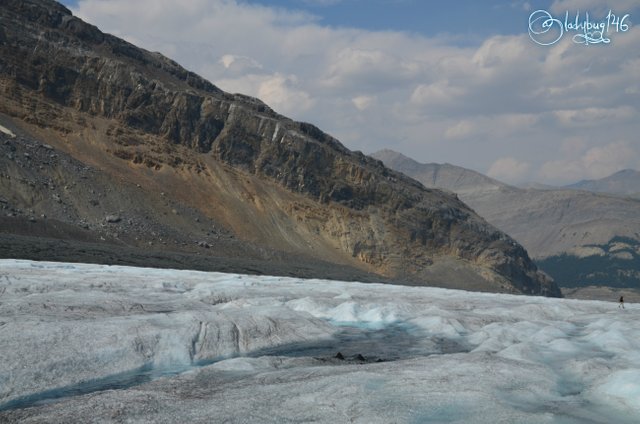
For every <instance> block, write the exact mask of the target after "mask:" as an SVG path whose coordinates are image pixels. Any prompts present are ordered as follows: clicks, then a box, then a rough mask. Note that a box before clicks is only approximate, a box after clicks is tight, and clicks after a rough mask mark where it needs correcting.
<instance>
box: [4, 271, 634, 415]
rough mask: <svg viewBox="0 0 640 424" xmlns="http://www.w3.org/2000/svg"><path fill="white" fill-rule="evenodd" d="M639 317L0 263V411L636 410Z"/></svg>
mask: <svg viewBox="0 0 640 424" xmlns="http://www.w3.org/2000/svg"><path fill="white" fill-rule="evenodd" d="M612 300H613V301H615V300H616V299H612ZM639 318H640V307H639V306H638V305H635V304H628V305H626V308H625V309H621V308H619V307H618V304H617V303H616V302H601V301H580V300H571V299H550V298H543V297H532V296H515V295H505V294H489V293H474V292H465V291H458V290H448V289H440V288H430V287H408V286H398V285H385V284H369V283H367V284H365V283H351V282H349V283H348V282H338V281H329V280H319V279H316V280H303V279H298V278H286V277H271V276H248V275H237V274H223V273H206V272H196V271H176V270H160V269H150V268H133V267H123V266H104V265H90V264H71V263H52V262H33V261H24V260H8V259H7V260H0V422H24V423H30V422H31V423H36V422H88V421H91V422H132V423H145V422H154V423H172V422H187V421H189V422H196V423H209V422H229V423H245V422H246V423H253V422H260V423H297V422H319V423H324V422H326V423H343V422H344V423H425V422H438V423H496V422H504V423H514V422H517V423H611V422H616V423H637V422H640V319H639ZM338 353H340V355H338Z"/></svg>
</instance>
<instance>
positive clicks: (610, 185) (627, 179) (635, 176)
mask: <svg viewBox="0 0 640 424" xmlns="http://www.w3.org/2000/svg"><path fill="white" fill-rule="evenodd" d="M566 188H572V189H576V190H588V191H595V192H598V193H610V194H621V195H634V197H637V196H638V195H639V194H640V171H636V170H634V169H623V170H622V171H618V172H616V173H615V174H612V175H609V176H608V177H605V178H601V179H599V180H582V181H579V182H577V183H575V184H571V185H568V186H566Z"/></svg>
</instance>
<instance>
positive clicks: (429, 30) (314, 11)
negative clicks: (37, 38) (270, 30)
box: [62, 0, 551, 43]
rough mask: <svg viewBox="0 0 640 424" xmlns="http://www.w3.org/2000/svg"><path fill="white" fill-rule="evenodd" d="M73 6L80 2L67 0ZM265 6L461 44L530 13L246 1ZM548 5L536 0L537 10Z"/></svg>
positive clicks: (516, 25)
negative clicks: (445, 38)
mask: <svg viewBox="0 0 640 424" xmlns="http://www.w3.org/2000/svg"><path fill="white" fill-rule="evenodd" d="M62 3H63V4H65V5H67V6H69V7H75V6H77V4H78V1H77V0H63V1H62ZM241 3H247V4H260V5H263V6H267V7H273V8H282V9H285V10H298V11H303V12H306V13H308V14H310V15H313V16H314V17H316V19H317V20H318V23H320V24H322V25H329V26H333V27H349V28H352V27H356V28H362V29H367V30H376V31H385V30H393V31H408V32H414V33H418V34H422V35H426V36H433V35H438V34H451V35H454V36H456V37H459V40H460V42H469V43H473V42H479V40H480V39H481V38H482V37H486V36H489V35H495V34H503V35H504V34H517V33H521V32H522V26H523V24H526V21H527V18H528V16H529V13H528V12H527V11H526V10H525V9H524V7H523V5H524V4H526V3H527V2H526V1H504V0H498V1H496V0H483V1H478V0H457V1H455V2H450V1H425V0H268V1H266V0H255V1H242V2H241ZM550 4H551V2H550V1H548V0H546V1H537V2H536V4H535V5H536V8H538V7H543V8H544V7H548V6H549V5H550Z"/></svg>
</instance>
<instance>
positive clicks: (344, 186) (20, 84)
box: [0, 0, 559, 295]
mask: <svg viewBox="0 0 640 424" xmlns="http://www.w3.org/2000/svg"><path fill="white" fill-rule="evenodd" d="M0 11H1V12H2V15H3V16H2V18H3V20H6V21H7V22H9V23H10V24H11V25H7V26H6V28H5V29H4V31H3V33H2V35H0V51H1V52H2V55H3V57H6V58H7V61H6V63H5V64H4V65H3V67H2V68H1V69H0V93H2V95H3V98H4V100H5V101H4V102H3V103H2V104H1V106H0V112H2V113H4V114H5V115H6V116H8V117H10V120H11V121H12V122H13V123H15V124H16V125H19V126H21V127H22V128H23V130H24V131H25V133H26V134H29V135H30V136H32V137H34V138H35V139H38V140H47V144H48V145H51V146H52V148H53V149H54V150H56V151H58V150H59V151H60V152H61V153H60V154H62V153H64V154H65V155H68V156H70V157H72V158H74V159H75V160H78V161H80V162H81V163H85V164H87V165H89V166H90V167H93V168H95V169H96V170H98V171H99V172H100V178H104V179H105V181H106V180H109V179H111V180H112V181H123V182H124V183H127V184H129V185H131V184H133V182H135V185H134V187H138V188H141V189H142V190H143V192H142V193H140V194H139V195H136V194H128V196H129V197H128V200H127V201H134V200H135V199H136V196H140V197H144V196H146V198H147V199H148V200H147V201H148V202H150V203H154V204H157V205H158V209H159V210H167V209H168V210H169V212H168V213H166V215H167V216H168V217H169V218H167V217H164V216H162V215H159V214H158V213H157V212H154V211H153V210H151V209H149V208H146V209H145V206H144V205H142V204H140V203H135V202H134V204H136V205H137V206H136V208H138V209H137V210H136V211H125V213H123V214H124V215H127V214H128V215H131V216H130V217H127V219H119V220H115V219H114V220H112V221H109V220H108V219H107V222H108V224H109V225H108V226H107V228H109V229H110V230H111V229H115V230H117V231H119V234H115V235H116V236H118V237H116V238H117V239H124V238H127V237H128V238H127V240H126V242H127V243H137V244H138V245H140V244H143V243H144V242H146V241H147V239H149V235H148V234H146V233H145V232H142V231H140V230H139V229H138V227H137V226H136V222H139V221H142V220H144V219H146V220H147V221H150V222H151V221H153V225H156V226H158V227H159V228H161V230H158V231H160V232H162V231H166V232H170V231H169V230H170V229H171V225H178V224H179V225H180V226H182V228H183V233H184V234H174V235H173V236H172V237H175V238H179V237H181V236H185V237H186V236H189V237H196V236H197V235H196V233H198V234H200V233H201V229H200V227H201V225H200V224H201V223H202V222H204V221H209V220H210V221H211V222H212V223H214V224H215V225H218V227H220V228H222V229H223V230H224V231H228V232H229V233H230V234H232V235H236V236H238V237H239V238H240V239H242V240H244V241H245V242H247V243H253V244H256V245H259V246H264V247H268V248H269V249H277V250H280V251H283V252H286V251H290V252H301V253H304V254H305V255H307V256H309V257H314V258H317V259H321V260H325V261H329V262H336V263H341V264H346V265H350V266H353V267H356V268H359V269H362V270H366V271H368V272H375V273H378V274H381V275H384V276H387V277H390V278H395V279H401V280H403V279H404V280H407V281H411V282H413V283H419V284H424V281H427V282H428V283H429V284H445V285H446V284H454V285H461V286H463V287H473V288H477V289H484V290H491V291H515V292H525V293H542V294H550V295H559V291H558V290H557V287H555V286H554V285H553V283H551V282H550V281H549V280H547V279H546V277H545V276H544V275H542V274H541V273H539V272H538V271H537V270H536V268H535V265H533V263H532V262H531V261H530V259H529V257H528V255H527V253H526V251H525V250H524V249H523V248H522V247H521V246H519V245H518V244H517V243H515V242H514V241H513V240H512V239H510V238H509V237H508V236H506V235H505V234H503V233H501V232H499V231H497V230H496V229H495V228H493V227H491V226H490V225H489V224H487V223H486V222H485V221H484V220H482V219H481V218H480V217H478V216H477V215H476V214H475V213H474V212H473V211H472V210H471V209H469V208H468V207H467V206H466V205H465V204H464V203H462V202H461V201H460V200H458V199H457V198H456V197H455V196H451V195H449V194H446V193H444V192H442V191H439V190H431V189H426V188H425V187H424V186H422V185H421V184H420V183H418V182H417V181H415V180H413V179H411V178H408V177H406V176H404V175H403V174H400V173H397V172H395V171H392V170H390V169H388V168H385V167H384V166H383V165H382V163H381V162H379V161H377V160H374V159H371V158H368V157H366V156H365V155H363V154H362V153H360V152H351V151H349V150H348V149H347V148H345V147H344V146H343V145H342V144H340V142H339V141H338V140H336V139H334V138H333V137H331V136H329V135H327V134H325V133H324V132H322V131H321V130H320V129H318V128H317V127H315V126H313V125H311V124H308V123H301V122H295V121H292V120H290V119H288V118H286V117H283V116H281V115H278V114H277V113H275V112H274V111H273V110H271V109H270V108H269V107H268V106H266V105H265V104H264V103H262V102H261V101H259V100H257V99H253V98H250V97H247V96H243V95H232V94H228V93H225V92H223V91H221V90H219V89H218V88H217V87H215V86H214V85H213V84H211V83H209V82H207V81H206V80H204V79H202V78H200V77H199V76H197V75H196V74H194V73H192V72H189V71H187V70H185V69H183V68H182V67H180V66H179V65H178V64H176V63H175V62H173V61H171V60H170V59H167V58H164V57H163V56H161V55H160V54H158V53H151V52H148V51H145V50H142V49H138V48H137V47H135V46H133V45H131V44H130V43H127V42H125V41H123V40H120V39H118V38H116V37H113V36H110V35H107V34H103V33H102V32H100V31H99V30H98V29H97V28H96V27H94V26H92V25H90V24H86V23H84V22H82V21H81V20H80V19H78V18H76V17H73V16H72V15H71V14H70V12H69V10H68V9H66V8H64V7H63V6H61V5H59V4H57V3H55V2H52V1H49V0H25V1H16V0H9V1H7V2H5V3H4V5H3V6H2V8H1V9H0ZM18 40H19V41H18ZM21 140H24V139H21ZM7 142H8V144H5V145H7V146H9V145H11V146H13V148H18V147H17V146H16V145H15V144H16V143H15V141H13V142H12V141H7ZM7 142H5V143H7ZM37 148H38V149H39V148H40V147H37ZM25 153H26V154H27V155H31V153H29V152H25ZM18 162H19V163H18ZM25 163H29V162H28V160H27V161H24V160H20V161H16V160H15V158H14V159H13V163H12V165H11V169H14V170H15V171H14V172H15V174H19V173H20V172H26V171H24V166H25V165H24V164H25ZM16 165H18V166H17V167H16ZM20 166H22V168H20ZM41 166H44V165H41ZM44 171H47V168H46V167H45V168H44ZM44 171H43V172H44ZM47 172H48V171H47ZM36 173H37V172H36ZM64 177H65V178H66V179H69V180H73V178H74V177H73V176H72V175H68V174H65V176H64ZM23 178H24V177H23ZM34 178H35V177H34ZM50 178H53V177H50ZM56 178H59V177H57V176H56ZM96 178H98V177H96ZM58 182H59V183H61V182H62V181H58ZM73 183H74V184H77V183H76V182H75V181H74V182H73ZM105 184H106V183H105ZM69 185H71V184H70V183H69V182H68V181H67V185H66V186H69ZM54 186H55V184H54ZM5 190H8V189H7V188H6V187H5ZM24 191H26V192H28V194H29V196H32V197H33V196H42V194H41V193H40V192H38V191H37V190H35V189H34V188H33V187H31V188H28V187H25V188H24ZM34 191H36V192H34ZM105 191H106V192H108V195H106V194H105V196H104V197H106V198H108V199H109V200H100V201H98V200H95V199H93V200H94V202H93V203H92V205H93V206H94V207H95V208H96V209H97V210H99V211H100V213H101V214H104V213H107V212H108V210H107V209H104V208H103V203H102V202H104V204H105V205H107V204H108V203H109V202H111V203H113V206H111V207H110V208H109V209H118V201H119V202H120V205H122V201H123V200H122V199H120V198H119V197H118V196H121V194H120V193H118V192H117V190H109V189H108V188H106V189H105ZM75 196H76V197H74V196H73V195H71V194H69V195H65V196H62V194H59V195H58V198H59V199H61V201H62V199H63V197H64V202H65V203H64V205H65V208H66V209H64V208H63V209H60V208H59V207H58V206H55V205H53V206H46V207H45V206H42V207H41V208H40V206H39V205H38V204H37V202H34V201H33V200H29V199H26V200H25V198H18V197H17V196H16V195H15V193H13V194H12V193H11V192H8V193H5V197H8V198H10V199H9V200H10V203H11V204H13V205H18V206H20V207H15V206H13V209H15V210H18V209H20V210H22V209H25V208H31V209H32V210H33V211H34V213H35V214H36V215H37V214H39V213H42V212H44V213H45V214H46V212H48V211H49V210H53V211H58V212H56V213H57V214H58V215H57V216H52V218H57V219H61V220H62V221H64V220H66V219H67V218H68V215H69V214H75V215H78V217H79V218H82V219H85V220H86V221H87V222H88V228H89V229H91V230H95V231H102V228H104V225H105V224H104V223H100V222H99V218H98V217H97V216H96V214H95V211H93V209H90V208H89V209H90V210H89V211H87V207H86V205H84V204H82V205H78V204H77V199H78V197H77V196H78V195H75ZM109 196H110V197H109ZM94 203H95V204H94ZM58 204H59V203H58ZM43 205H44V204H43ZM171 205H173V206H171ZM47 208H49V209H47ZM181 208H182V209H181ZM36 209H40V210H36ZM64 211H67V212H64ZM65 213H66V214H67V215H65ZM188 217H193V220H196V219H197V220H199V221H195V223H194V222H193V221H192V220H191V218H189V219H188ZM118 218H119V217H118ZM103 221H104V218H103ZM145 222H146V221H145ZM159 222H162V225H160V224H158V223H159ZM198 222H199V223H200V224H198ZM128 223H129V224H128ZM149 225H150V226H151V227H153V225H151V224H149ZM212 225H213V224H212ZM167 226H168V227H167ZM165 227H167V228H169V230H163V229H162V228H165ZM221 231H222V230H221ZM224 231H223V232H224ZM154 232H155V231H154ZM123 233H124V234H123ZM172 234H173V233H172ZM198 237H201V236H198ZM187 238H188V237H187ZM156 239H157V237H156ZM154 240H155V239H154ZM160 241H162V240H160ZM192 241H193V240H192ZM149 242H151V241H150V240H149ZM154 242H156V243H157V242H158V240H155V241H154ZM162 242H166V240H164V241H162ZM207 243H210V244H215V243H216V242H215V241H211V242H204V244H207ZM452 277H455V278H453V280H454V282H453V283H451V281H452ZM461 277H464V278H469V281H472V283H469V284H467V283H465V282H463V281H460V280H461V279H463V278H461ZM455 280H458V281H455ZM473 281H475V282H473Z"/></svg>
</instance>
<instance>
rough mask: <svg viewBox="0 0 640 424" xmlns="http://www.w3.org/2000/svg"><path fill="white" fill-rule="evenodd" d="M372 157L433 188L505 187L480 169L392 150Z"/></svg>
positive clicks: (464, 190) (477, 189)
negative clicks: (424, 159) (420, 159)
mask: <svg viewBox="0 0 640 424" xmlns="http://www.w3.org/2000/svg"><path fill="white" fill-rule="evenodd" d="M371 156H372V157H373V158H375V159H378V160H381V161H382V162H384V164H385V165H386V166H388V167H389V168H391V169H396V170H401V171H400V172H402V173H404V174H406V175H409V176H411V177H412V178H415V179H416V180H418V181H420V182H421V183H422V184H424V185H425V186H426V187H434V188H439V189H444V190H448V191H452V192H454V193H458V194H461V195H462V194H467V193H478V192H483V193H484V192H493V191H497V190H500V189H504V188H506V187H507V185H506V184H503V183H501V182H500V181H498V180H494V179H493V178H489V177H487V176H486V175H483V174H481V173H479V172H476V171H472V170H470V169H466V168H462V167H459V166H455V165H450V164H448V163H445V164H438V163H419V162H416V161H415V160H413V159H410V158H408V157H406V156H404V155H402V154H400V153H397V152H394V151H393V150H389V149H384V150H380V151H378V152H376V153H374V154H373V155H371Z"/></svg>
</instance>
